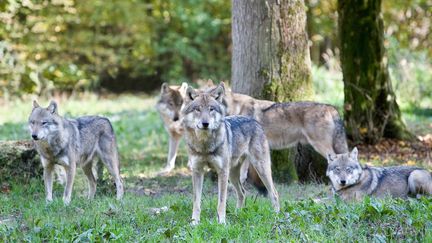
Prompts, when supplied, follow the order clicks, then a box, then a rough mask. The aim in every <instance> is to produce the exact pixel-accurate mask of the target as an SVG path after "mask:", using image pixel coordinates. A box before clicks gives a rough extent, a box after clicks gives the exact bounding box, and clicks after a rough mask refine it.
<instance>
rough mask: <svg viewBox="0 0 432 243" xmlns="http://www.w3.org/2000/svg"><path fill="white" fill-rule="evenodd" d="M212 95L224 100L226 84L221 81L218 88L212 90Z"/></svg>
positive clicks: (216, 98)
mask: <svg viewBox="0 0 432 243" xmlns="http://www.w3.org/2000/svg"><path fill="white" fill-rule="evenodd" d="M210 95H211V96H213V98H215V100H217V101H219V102H222V101H223V98H224V96H225V86H224V83H223V82H222V83H220V84H219V85H218V86H217V87H216V88H214V89H213V90H212V91H210Z"/></svg>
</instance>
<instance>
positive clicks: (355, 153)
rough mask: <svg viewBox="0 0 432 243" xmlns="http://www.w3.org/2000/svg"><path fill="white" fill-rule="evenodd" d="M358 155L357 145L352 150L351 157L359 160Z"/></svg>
mask: <svg viewBox="0 0 432 243" xmlns="http://www.w3.org/2000/svg"><path fill="white" fill-rule="evenodd" d="M357 156H358V150H357V147H354V148H353V150H352V151H351V153H350V157H351V158H352V159H355V160H357Z"/></svg>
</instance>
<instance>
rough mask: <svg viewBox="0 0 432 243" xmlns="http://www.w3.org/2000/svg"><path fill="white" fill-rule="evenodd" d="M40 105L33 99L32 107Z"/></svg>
mask: <svg viewBox="0 0 432 243" xmlns="http://www.w3.org/2000/svg"><path fill="white" fill-rule="evenodd" d="M38 107H40V105H39V103H38V102H37V101H36V100H33V109H35V108H38Z"/></svg>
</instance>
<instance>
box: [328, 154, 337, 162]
mask: <svg viewBox="0 0 432 243" xmlns="http://www.w3.org/2000/svg"><path fill="white" fill-rule="evenodd" d="M335 159H336V155H335V154H327V163H330V162H333V161H335Z"/></svg>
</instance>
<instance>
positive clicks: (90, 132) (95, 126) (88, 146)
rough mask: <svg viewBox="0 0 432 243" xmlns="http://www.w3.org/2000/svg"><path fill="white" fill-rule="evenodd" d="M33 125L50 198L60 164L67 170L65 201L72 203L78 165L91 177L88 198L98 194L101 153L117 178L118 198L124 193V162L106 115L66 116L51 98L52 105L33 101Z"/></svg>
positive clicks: (33, 133)
mask: <svg viewBox="0 0 432 243" xmlns="http://www.w3.org/2000/svg"><path fill="white" fill-rule="evenodd" d="M28 122H29V128H30V132H31V136H32V138H33V140H34V143H35V146H36V150H37V151H38V153H39V155H40V157H41V162H42V166H43V169H44V172H43V178H44V184H45V191H46V200H47V201H48V202H49V201H52V184H53V169H54V165H55V164H60V165H61V166H63V167H64V168H65V171H66V184H65V190H64V194H63V201H64V203H65V204H69V203H70V201H71V195H72V186H73V183H74V178H75V170H76V166H77V165H79V166H81V167H82V169H83V171H84V174H85V175H86V176H87V179H88V186H89V193H88V198H89V199H91V198H93V197H94V195H95V192H96V179H95V176H94V175H93V171H92V164H93V157H94V156H95V154H97V155H98V156H99V157H100V159H101V160H102V161H103V163H104V164H105V165H106V167H107V168H108V171H109V172H110V173H111V175H112V176H113V177H114V179H115V184H116V187H117V199H119V200H120V199H121V198H122V196H123V183H122V180H121V178H120V165H119V159H118V153H117V144H116V139H115V135H114V130H113V128H112V125H111V123H110V121H109V120H108V119H107V118H104V117H98V116H84V117H80V118H78V119H66V118H63V117H61V116H60V115H59V114H58V111H57V104H56V103H55V102H53V101H51V103H50V105H49V106H48V108H42V107H40V106H39V104H38V103H37V102H36V101H34V102H33V110H32V112H31V114H30V117H29V120H28Z"/></svg>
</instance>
